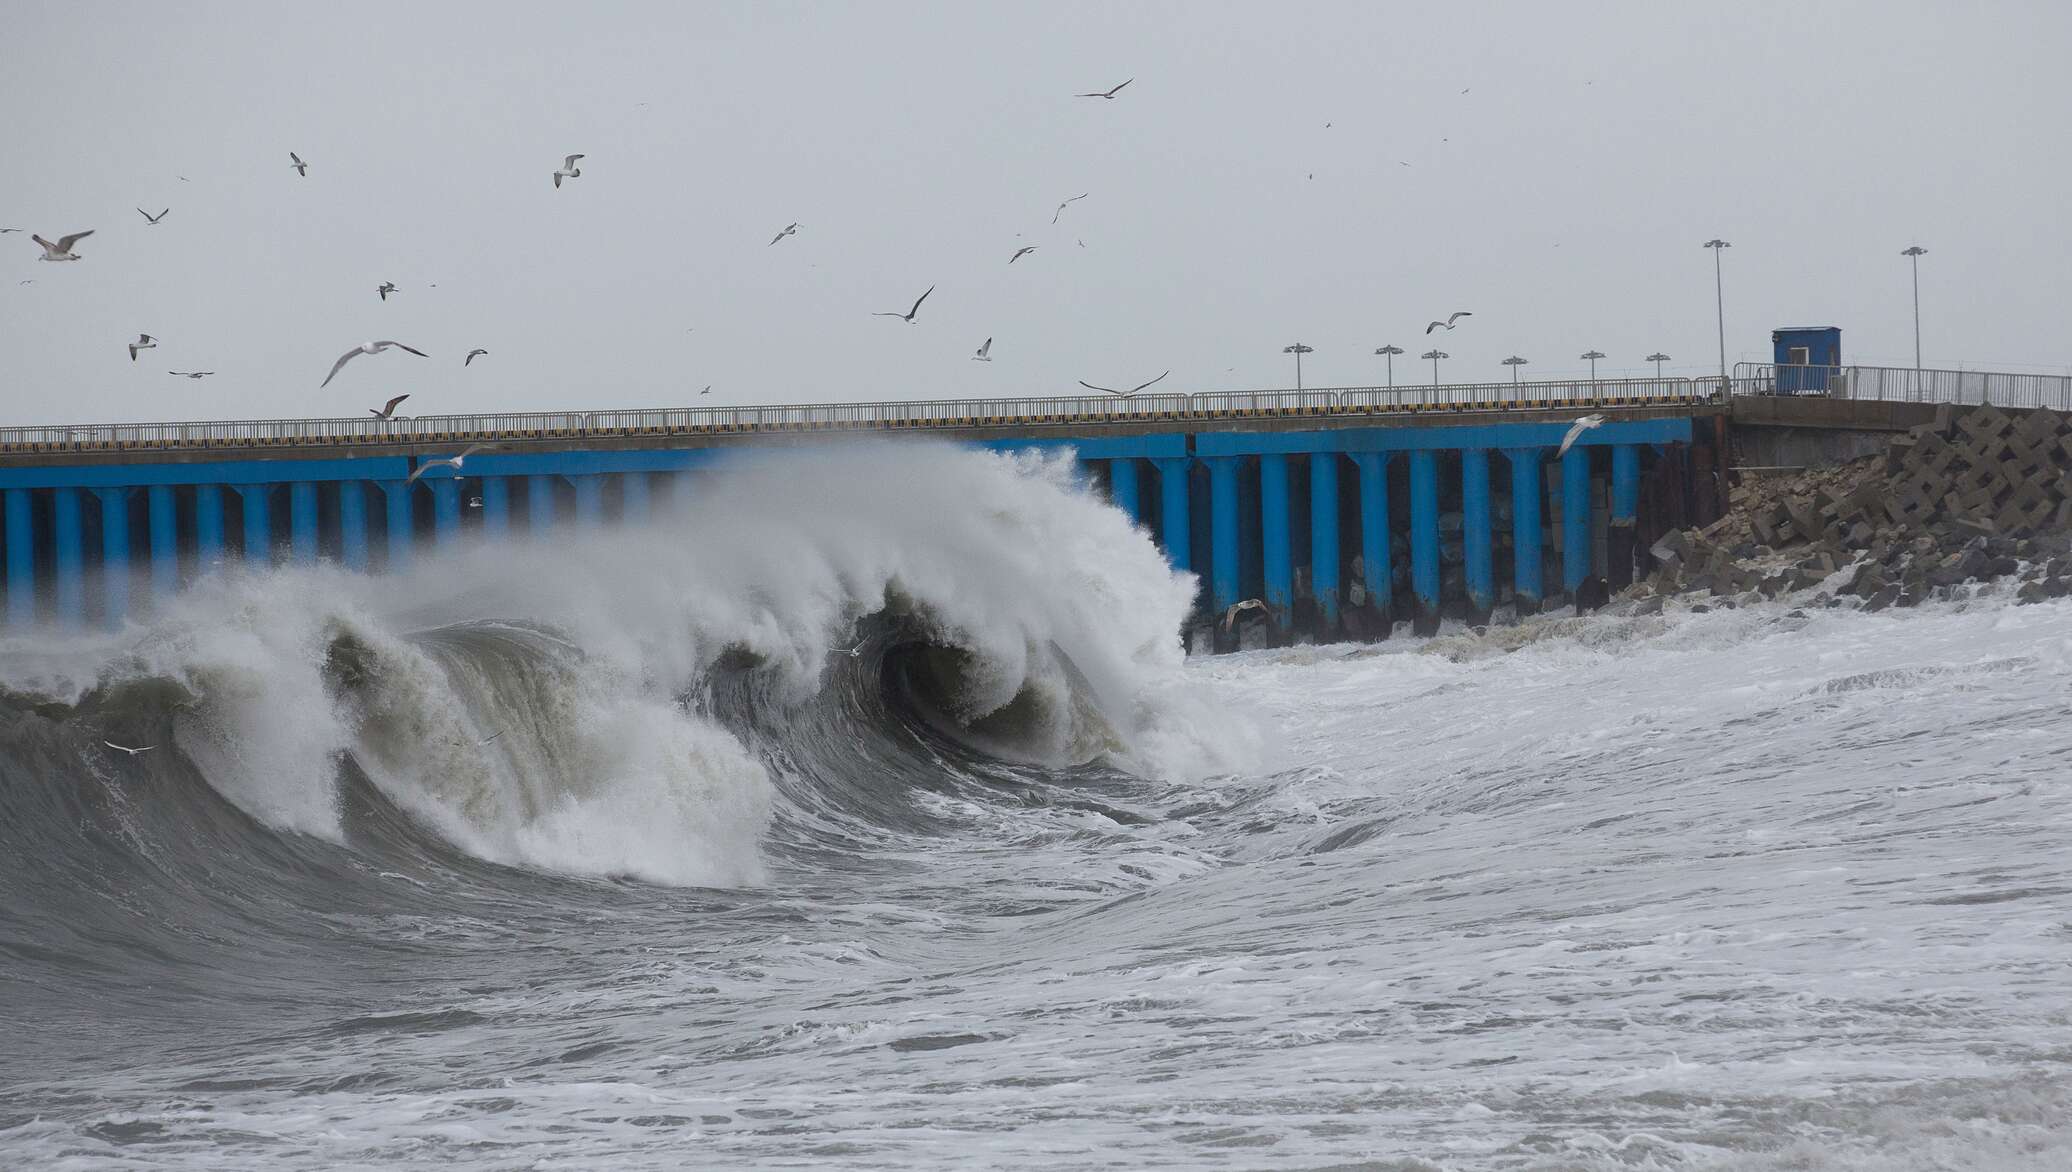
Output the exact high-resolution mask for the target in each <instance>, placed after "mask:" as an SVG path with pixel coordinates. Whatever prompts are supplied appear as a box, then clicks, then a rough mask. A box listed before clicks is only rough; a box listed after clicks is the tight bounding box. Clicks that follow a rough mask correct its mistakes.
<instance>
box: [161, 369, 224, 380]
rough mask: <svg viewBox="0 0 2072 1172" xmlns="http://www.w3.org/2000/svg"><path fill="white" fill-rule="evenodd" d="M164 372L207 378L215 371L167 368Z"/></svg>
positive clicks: (182, 376) (187, 376)
mask: <svg viewBox="0 0 2072 1172" xmlns="http://www.w3.org/2000/svg"><path fill="white" fill-rule="evenodd" d="M166 373H167V374H177V375H179V376H180V377H181V378H207V377H209V376H210V375H212V374H214V373H216V372H215V371H213V370H168V371H166Z"/></svg>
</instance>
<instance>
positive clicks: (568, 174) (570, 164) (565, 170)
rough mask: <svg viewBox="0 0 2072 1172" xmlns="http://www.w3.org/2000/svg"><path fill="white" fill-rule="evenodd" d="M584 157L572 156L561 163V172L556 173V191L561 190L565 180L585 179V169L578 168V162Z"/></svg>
mask: <svg viewBox="0 0 2072 1172" xmlns="http://www.w3.org/2000/svg"><path fill="white" fill-rule="evenodd" d="M582 157H583V156H582V155H570V156H569V157H567V158H566V159H563V160H562V161H561V170H559V171H556V172H554V189H555V190H556V191H559V190H561V181H562V180H563V179H580V178H582V177H583V169H582V168H581V167H578V166H576V160H577V159H580V158H582Z"/></svg>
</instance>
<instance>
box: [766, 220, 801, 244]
mask: <svg viewBox="0 0 2072 1172" xmlns="http://www.w3.org/2000/svg"><path fill="white" fill-rule="evenodd" d="M798 233H799V226H798V225H797V224H793V225H791V226H790V227H787V228H786V229H785V230H784V231H782V232H779V233H777V234H776V235H775V236H772V237H770V243H771V244H775V243H777V242H778V241H779V240H782V239H784V238H785V237H786V236H796V235H798ZM765 247H768V246H767V245H765Z"/></svg>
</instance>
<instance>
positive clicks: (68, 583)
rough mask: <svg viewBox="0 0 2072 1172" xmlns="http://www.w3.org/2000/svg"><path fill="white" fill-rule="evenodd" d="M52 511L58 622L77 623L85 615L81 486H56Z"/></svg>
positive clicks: (84, 554) (73, 624)
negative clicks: (80, 506) (80, 507)
mask: <svg viewBox="0 0 2072 1172" xmlns="http://www.w3.org/2000/svg"><path fill="white" fill-rule="evenodd" d="M51 511H52V521H53V525H52V528H53V529H54V530H55V531H56V533H55V536H56V538H57V542H56V553H57V579H58V580H57V611H58V622H60V623H62V624H64V625H65V626H68V627H76V626H78V625H79V623H80V621H81V620H82V619H83V618H85V616H86V550H85V547H84V544H83V543H84V540H85V538H84V537H83V535H82V530H81V528H80V517H79V490H78V489H76V488H59V489H53V490H52V492H51Z"/></svg>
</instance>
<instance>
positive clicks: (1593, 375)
mask: <svg viewBox="0 0 2072 1172" xmlns="http://www.w3.org/2000/svg"><path fill="white" fill-rule="evenodd" d="M1583 357H1584V358H1585V359H1588V360H1589V363H1590V381H1591V382H1593V383H1594V382H1596V381H1597V360H1598V359H1600V358H1602V357H1604V353H1603V352H1602V351H1599V350H1592V351H1590V352H1589V353H1588V354H1585V355H1583Z"/></svg>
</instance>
